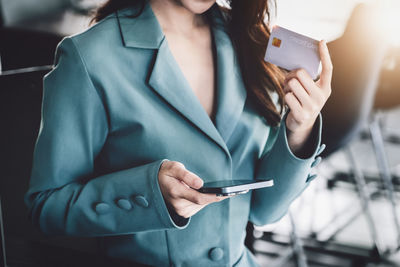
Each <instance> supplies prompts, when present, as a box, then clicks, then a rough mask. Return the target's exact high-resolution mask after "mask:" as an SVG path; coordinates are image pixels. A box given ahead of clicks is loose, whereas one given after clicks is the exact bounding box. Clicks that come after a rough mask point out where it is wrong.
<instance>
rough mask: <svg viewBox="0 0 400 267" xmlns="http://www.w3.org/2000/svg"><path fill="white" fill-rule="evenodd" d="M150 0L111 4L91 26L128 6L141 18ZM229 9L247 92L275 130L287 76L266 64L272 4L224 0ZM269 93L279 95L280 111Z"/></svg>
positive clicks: (110, 0)
mask: <svg viewBox="0 0 400 267" xmlns="http://www.w3.org/2000/svg"><path fill="white" fill-rule="evenodd" d="M145 1H147V0H108V1H106V2H105V3H104V4H103V5H101V6H100V7H99V8H97V9H96V10H95V11H94V14H93V17H92V20H91V23H93V22H98V21H100V20H102V19H103V18H105V17H106V16H108V15H109V14H111V13H113V12H115V11H117V10H119V9H123V8H126V7H129V6H133V5H137V4H140V5H141V8H140V12H139V13H138V14H136V16H139V15H140V13H141V11H142V10H143V7H144V3H145ZM225 2H226V3H227V4H228V5H229V7H230V8H223V7H221V11H222V12H224V13H225V14H226V15H227V17H228V22H227V26H228V31H229V35H230V37H231V39H232V43H233V45H234V47H235V50H236V54H237V56H238V60H239V65H240V69H241V72H242V77H243V81H244V84H245V86H246V90H247V92H248V94H249V96H250V97H252V98H253V99H254V100H255V102H256V103H257V107H258V110H259V112H260V113H261V115H262V116H263V117H264V118H265V119H266V121H267V122H268V124H270V125H271V126H276V125H278V123H279V122H280V120H281V114H282V108H283V104H284V103H283V96H284V93H283V87H282V84H283V80H284V72H283V71H282V70H281V69H280V68H278V67H276V66H275V65H272V64H270V63H267V62H265V61H264V53H265V50H266V48H267V44H268V40H269V37H270V29H269V27H268V26H267V24H266V23H265V19H267V20H268V24H269V22H270V9H269V4H268V3H269V0H251V1H248V0H225ZM269 92H276V93H277V94H278V97H279V99H278V104H279V106H280V108H279V110H278V109H277V107H276V105H275V103H274V102H273V100H272V99H271V96H270V93H269Z"/></svg>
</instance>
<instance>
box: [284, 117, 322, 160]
mask: <svg viewBox="0 0 400 267" xmlns="http://www.w3.org/2000/svg"><path fill="white" fill-rule="evenodd" d="M288 113H289V112H286V113H285V115H284V116H283V119H282V122H281V127H280V128H281V129H280V130H279V133H278V138H277V140H276V142H277V143H278V142H281V143H282V144H283V147H284V148H285V150H286V151H287V153H288V155H289V158H291V159H292V160H294V161H308V160H310V159H313V158H314V157H315V156H316V155H317V154H318V150H319V148H320V146H321V134H322V115H321V113H319V114H318V117H317V120H316V122H315V123H316V124H317V125H314V128H313V130H312V133H311V134H312V135H313V138H315V137H316V140H313V141H312V144H313V149H312V154H311V155H310V156H309V157H306V158H300V157H298V156H296V155H295V154H294V153H293V151H292V150H291V149H290V146H289V142H288V138H287V132H286V117H287V116H288ZM315 128H316V129H315ZM315 131H316V134H315Z"/></svg>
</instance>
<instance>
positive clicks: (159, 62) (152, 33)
mask: <svg viewBox="0 0 400 267" xmlns="http://www.w3.org/2000/svg"><path fill="white" fill-rule="evenodd" d="M139 9H140V8H139V7H136V8H125V9H122V10H120V11H117V17H118V21H119V25H120V30H121V35H122V39H123V43H124V45H125V46H126V47H136V48H147V49H157V53H156V58H155V61H154V65H153V66H152V68H151V69H150V70H149V71H150V72H149V75H148V77H149V80H148V84H149V85H150V87H151V88H153V89H154V90H155V91H156V92H157V93H158V94H159V95H160V96H161V97H162V98H164V99H165V100H166V101H167V102H168V103H169V104H170V105H171V106H172V107H173V108H175V109H176V110H177V111H178V112H180V113H181V114H182V115H183V116H184V117H186V118H187V119H188V120H189V121H190V122H191V123H193V124H194V125H195V126H197V127H198V128H199V129H200V130H201V131H203V132H204V133H205V134H206V135H207V136H209V137H210V138H211V139H212V140H214V141H215V142H216V143H217V144H219V145H220V146H221V147H222V148H223V149H224V150H225V151H226V152H227V153H228V154H229V150H228V148H227V145H226V143H227V141H228V139H229V137H230V136H231V134H232V132H233V130H234V128H235V126H236V124H237V122H238V120H239V118H240V115H241V113H242V111H243V107H244V103H245V99H246V96H247V93H246V90H245V86H244V84H243V81H242V78H241V74H240V69H239V64H238V62H237V59H236V54H235V51H234V49H233V46H232V43H231V40H230V38H229V36H228V34H227V32H226V29H225V21H224V18H223V15H222V13H221V11H220V10H219V7H218V6H217V4H216V3H215V4H214V5H213V6H212V7H211V9H210V10H209V11H207V12H211V18H212V33H213V38H214V43H215V48H216V57H215V58H216V79H217V83H216V84H217V88H216V101H217V109H216V116H215V123H216V124H215V125H214V124H213V122H212V120H211V119H210V117H209V116H208V114H207V113H206V111H205V110H204V108H203V107H202V106H201V104H200V101H199V100H198V98H197V96H196V95H195V94H194V92H193V90H192V89H191V87H190V85H189V83H188V82H187V80H186V78H185V77H184V75H183V73H182V72H181V70H180V68H179V66H178V64H177V62H176V61H175V59H174V57H173V55H172V53H171V52H170V49H169V48H168V43H167V40H166V38H165V36H164V33H163V31H162V29H161V26H160V24H159V23H158V20H157V18H156V17H155V15H154V13H153V11H152V9H151V6H150V4H149V3H148V1H145V4H144V7H143V11H142V13H141V14H140V15H139V16H138V17H137V18H134V19H132V18H129V17H127V15H128V16H129V15H133V14H137V12H138V11H139Z"/></svg>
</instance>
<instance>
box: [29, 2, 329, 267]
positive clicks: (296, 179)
mask: <svg viewBox="0 0 400 267" xmlns="http://www.w3.org/2000/svg"><path fill="white" fill-rule="evenodd" d="M136 11H137V10H135V8H125V9H122V10H120V11H118V12H116V13H114V14H111V15H109V16H108V17H106V18H105V19H103V20H102V21H101V22H99V23H97V24H96V25H94V26H92V27H91V28H89V29H87V30H85V31H84V32H82V33H79V34H76V35H73V36H68V37H66V38H64V39H63V40H62V41H61V42H60V44H59V45H58V47H57V51H56V58H55V64H54V65H55V66H54V69H53V70H52V71H51V72H49V73H48V74H47V75H46V76H45V77H44V92H43V104H42V120H41V124H40V131H39V135H38V138H37V141H36V144H35V151H34V158H33V168H32V173H31V179H30V187H29V190H28V191H27V192H26V195H25V202H26V204H27V206H28V207H29V209H30V217H31V219H32V222H33V223H34V224H35V225H37V227H39V228H40V229H41V231H43V232H44V233H46V234H52V235H70V236H88V237H89V236H90V237H98V238H99V239H100V240H101V244H102V247H101V248H102V250H104V251H103V252H104V253H105V254H106V255H109V256H112V257H117V258H122V259H127V260H130V261H135V262H142V263H146V264H150V265H154V266H256V265H257V264H256V261H255V260H254V257H253V255H251V253H250V252H249V251H248V250H247V249H246V248H245V246H244V238H245V235H246V232H245V227H246V224H247V222H248V221H251V222H253V223H254V224H256V225H264V224H269V223H272V222H275V221H277V220H279V219H280V218H281V217H282V216H283V215H284V214H285V213H286V211H287V209H288V207H289V205H290V203H291V202H292V201H293V200H294V199H295V198H296V197H297V196H298V195H299V194H300V193H301V192H302V191H303V190H304V189H305V188H306V187H307V186H308V185H309V183H310V181H311V180H312V179H313V178H315V176H314V175H311V173H312V164H313V162H315V161H316V160H317V162H318V161H319V159H318V158H317V156H318V154H319V153H320V152H321V150H322V149H323V146H321V142H320V135H321V126H322V121H321V116H319V117H318V120H317V124H316V135H315V140H314V141H313V142H314V147H313V151H314V152H313V154H312V155H311V156H310V157H309V158H305V159H301V158H298V157H296V156H295V155H294V154H293V153H292V152H291V151H290V148H289V146H288V141H287V137H286V128H285V122H284V119H283V120H282V122H281V123H280V126H278V127H270V126H269V125H268V124H267V123H266V121H265V120H264V119H263V118H262V117H261V116H260V115H259V113H257V110H256V108H255V103H254V102H253V100H252V99H251V98H250V97H249V96H248V95H247V92H246V89H245V87H244V84H243V81H242V77H241V74H240V70H239V65H238V62H237V58H236V55H235V52H234V50H233V47H232V43H231V40H230V38H229V36H228V35H227V32H226V29H225V26H224V18H223V16H222V14H221V13H220V11H219V10H218V7H217V5H216V4H215V5H214V6H213V7H212V8H211V9H210V10H209V11H208V12H211V14H212V21H213V24H212V35H213V41H214V45H215V49H216V57H215V59H216V69H217V70H216V79H217V81H216V85H217V91H216V101H217V109H216V118H215V121H214V122H213V121H212V120H211V119H210V117H209V116H208V115H207V113H206V112H205V110H204V109H203V107H202V106H201V104H200V102H199V101H198V99H197V97H196V96H195V94H194V93H193V91H192V89H191V88H190V86H189V84H188V82H187V80H185V77H184V76H183V74H182V72H181V71H180V69H179V66H178V64H177V62H176V61H175V60H174V58H173V55H172V54H171V52H170V50H169V48H168V43H167V40H166V38H165V36H164V34H163V32H162V30H161V27H160V25H159V24H158V21H157V19H156V17H155V15H154V13H153V11H152V9H151V6H150V5H149V4H148V3H146V4H145V7H144V10H143V13H142V14H141V15H140V16H139V17H137V18H129V17H127V15H130V14H134V13H135V12H136ZM188 53H190V51H188ZM165 160H173V161H179V162H182V163H183V164H184V165H185V167H186V168H187V169H188V170H190V171H192V172H194V173H196V174H197V175H199V176H200V177H201V178H202V179H203V180H204V181H205V182H208V181H217V180H226V179H270V178H272V179H274V182H275V185H274V186H273V187H271V188H265V189H259V190H255V191H253V192H249V193H247V194H244V195H239V196H235V197H233V198H230V199H226V200H224V201H221V202H218V203H213V204H210V205H208V206H206V207H205V208H204V209H202V210H201V211H200V212H198V213H197V214H195V215H194V216H192V217H190V218H189V219H188V220H183V223H182V222H178V221H176V220H174V216H173V214H170V213H169V211H168V209H167V206H166V204H165V202H164V200H163V197H162V194H161V191H160V188H159V185H158V178H157V177H158V170H159V168H160V165H161V163H162V162H163V161H165Z"/></svg>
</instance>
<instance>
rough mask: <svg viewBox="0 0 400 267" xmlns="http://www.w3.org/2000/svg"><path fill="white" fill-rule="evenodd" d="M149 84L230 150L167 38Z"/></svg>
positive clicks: (224, 147)
mask: <svg viewBox="0 0 400 267" xmlns="http://www.w3.org/2000/svg"><path fill="white" fill-rule="evenodd" d="M149 85H150V86H151V87H152V88H153V89H154V90H155V91H156V92H157V93H158V94H160V95H161V96H162V97H163V98H164V99H165V100H166V101H167V102H168V103H170V104H171V106H172V107H174V108H175V109H176V110H177V111H179V112H180V113H181V114H182V115H183V116H184V117H186V118H187V119H188V120H189V121H190V122H191V123H193V124H194V125H195V126H197V127H198V128H199V129H200V130H201V131H203V132H204V133H205V134H207V135H208V136H209V137H211V139H213V140H214V141H215V142H216V143H217V144H219V145H220V146H221V147H222V148H223V149H225V150H226V151H227V152H228V149H227V147H226V144H225V142H224V140H223V139H222V138H221V136H220V134H219V133H218V131H217V129H216V128H215V126H214V124H213V122H212V121H211V119H210V117H209V116H208V114H207V113H206V111H205V110H204V108H203V107H202V106H201V104H200V101H199V100H198V98H197V96H196V95H195V94H194V92H193V90H192V89H191V88H190V85H189V83H188V82H187V80H186V79H185V77H184V76H183V73H182V72H181V71H180V69H179V66H178V63H177V62H176V61H175V59H174V57H173V55H172V54H171V52H170V49H169V48H168V44H167V41H166V39H165V38H164V39H163V41H162V42H161V45H160V47H159V49H158V53H157V58H156V61H155V63H154V67H153V69H152V72H151V74H150V79H149Z"/></svg>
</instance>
